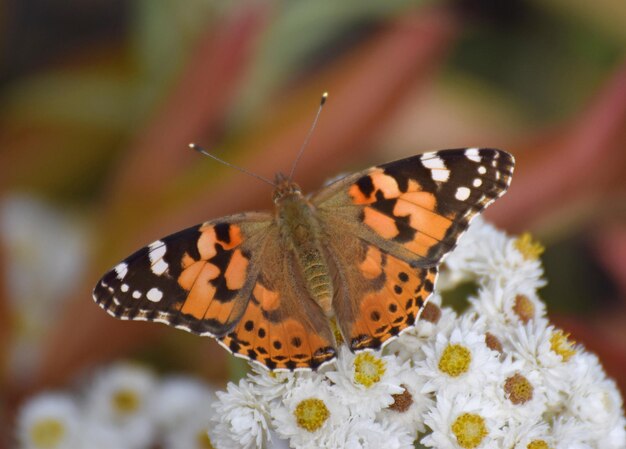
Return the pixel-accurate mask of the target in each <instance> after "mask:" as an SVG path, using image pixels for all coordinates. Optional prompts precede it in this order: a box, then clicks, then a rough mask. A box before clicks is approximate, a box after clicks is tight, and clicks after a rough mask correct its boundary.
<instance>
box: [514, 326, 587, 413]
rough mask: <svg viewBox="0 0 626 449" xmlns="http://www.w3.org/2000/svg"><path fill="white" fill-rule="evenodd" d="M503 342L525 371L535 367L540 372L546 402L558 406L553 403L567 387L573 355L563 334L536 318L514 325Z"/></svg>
mask: <svg viewBox="0 0 626 449" xmlns="http://www.w3.org/2000/svg"><path fill="white" fill-rule="evenodd" d="M503 344H504V346H505V349H506V351H507V352H509V353H510V354H511V355H512V356H513V357H514V359H515V360H520V361H522V362H523V363H524V370H525V371H532V370H536V371H538V372H539V374H541V378H542V383H543V385H545V387H546V395H547V398H548V402H549V404H550V405H552V406H553V407H555V408H558V405H555V404H559V403H560V401H561V399H562V392H567V391H568V389H569V388H570V386H569V384H568V381H567V379H568V378H569V375H568V372H569V370H570V369H571V366H572V365H571V363H570V358H571V356H572V355H573V354H575V350H574V349H573V348H572V347H571V346H569V341H568V340H567V338H566V336H565V335H564V334H563V333H562V332H561V331H559V330H557V329H555V328H554V327H553V326H551V325H549V324H548V322H547V320H545V319H542V318H539V319H536V320H532V321H530V322H528V324H526V325H518V326H517V328H514V331H513V332H511V333H509V334H507V335H505V336H504V342H503Z"/></svg>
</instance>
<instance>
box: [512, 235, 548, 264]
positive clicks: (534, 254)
mask: <svg viewBox="0 0 626 449" xmlns="http://www.w3.org/2000/svg"><path fill="white" fill-rule="evenodd" d="M514 245H515V248H516V249H517V250H518V251H519V252H520V253H522V256H524V259H526V260H537V259H539V256H541V254H543V252H544V251H545V250H546V249H545V248H544V247H543V245H542V244H541V243H539V242H537V241H534V240H533V238H532V236H531V235H530V232H524V233H523V234H522V235H520V236H519V237H518V238H517V239H516V240H515V243H514Z"/></svg>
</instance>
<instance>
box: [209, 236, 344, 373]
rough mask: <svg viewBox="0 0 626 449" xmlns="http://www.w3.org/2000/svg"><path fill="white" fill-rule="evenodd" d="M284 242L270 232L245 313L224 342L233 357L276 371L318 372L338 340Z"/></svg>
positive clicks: (332, 355)
mask: <svg viewBox="0 0 626 449" xmlns="http://www.w3.org/2000/svg"><path fill="white" fill-rule="evenodd" d="M282 243H283V242H282V240H281V239H280V237H279V232H278V229H277V228H276V227H271V228H270V229H268V233H267V239H266V244H265V246H264V248H263V252H262V254H263V255H262V259H261V260H260V262H259V263H260V265H261V266H260V270H259V275H258V277H257V279H256V282H255V284H254V286H253V288H252V294H251V298H250V302H249V304H248V306H247V309H246V311H245V312H244V314H243V316H242V317H241V319H240V321H239V323H238V324H237V326H236V327H234V328H233V330H232V332H230V333H229V334H228V335H226V336H224V337H222V338H221V339H220V340H221V342H222V345H223V346H224V347H226V348H228V349H229V350H230V351H231V352H233V353H235V354H237V355H239V356H243V357H244V358H247V359H250V360H253V361H256V362H259V363H261V364H262V365H264V366H266V367H268V368H270V369H272V370H294V369H301V368H307V369H310V368H313V369H316V368H317V367H319V366H320V365H321V364H323V363H324V362H326V361H328V360H331V359H333V358H334V357H335V355H336V349H335V341H334V337H333V334H332V331H331V329H330V327H329V323H328V319H327V317H326V316H325V315H324V313H323V311H322V309H321V308H320V307H319V305H318V304H317V303H316V302H315V301H313V300H312V299H311V298H310V297H309V295H308V293H307V292H306V291H305V288H304V286H303V280H302V277H301V274H300V273H299V272H298V270H297V268H296V263H295V262H294V261H293V260H292V257H291V256H290V254H289V251H288V250H287V249H286V248H285V247H284V246H283V244H282Z"/></svg>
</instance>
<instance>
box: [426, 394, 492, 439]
mask: <svg viewBox="0 0 626 449" xmlns="http://www.w3.org/2000/svg"><path fill="white" fill-rule="evenodd" d="M478 394H479V392H477V394H476V395H469V394H463V393H454V394H450V393H449V392H447V391H440V392H439V393H437V402H436V404H435V406H434V407H433V408H432V409H431V410H430V411H429V412H428V414H427V415H426V419H425V422H426V425H427V426H428V427H430V429H431V430H432V433H430V434H428V435H426V436H425V437H424V438H422V440H421V443H422V444H423V445H425V446H428V447H434V448H437V449H464V448H476V449H484V448H494V449H495V448H499V447H500V444H499V442H500V441H501V439H502V432H501V430H500V428H501V425H502V422H501V421H503V420H502V417H499V416H497V412H496V411H495V410H494V409H493V404H492V403H491V402H490V401H489V400H487V399H485V398H483V397H481V396H479V395H478Z"/></svg>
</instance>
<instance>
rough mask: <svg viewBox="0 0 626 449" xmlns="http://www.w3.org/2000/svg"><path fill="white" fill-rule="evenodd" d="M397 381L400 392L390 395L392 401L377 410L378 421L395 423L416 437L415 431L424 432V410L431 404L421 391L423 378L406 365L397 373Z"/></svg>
mask: <svg viewBox="0 0 626 449" xmlns="http://www.w3.org/2000/svg"><path fill="white" fill-rule="evenodd" d="M398 381H399V382H400V386H401V387H402V388H403V391H402V393H399V394H394V395H392V397H393V400H394V402H393V403H392V404H391V405H389V406H388V407H386V408H384V409H382V410H381V411H380V412H378V415H377V416H376V419H377V421H379V422H389V423H392V422H393V423H396V424H398V425H399V426H400V427H401V428H403V429H405V431H406V432H407V433H408V434H409V435H411V436H413V437H416V433H417V432H424V431H425V430H426V429H425V427H424V417H425V414H426V411H427V410H429V409H430V408H431V407H432V406H433V400H432V399H431V397H430V395H426V394H423V393H422V388H423V386H424V378H423V377H422V376H420V375H418V374H417V373H416V372H415V371H414V370H413V369H409V368H408V367H407V366H406V365H404V366H403V367H402V370H401V371H400V372H399V373H398Z"/></svg>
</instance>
